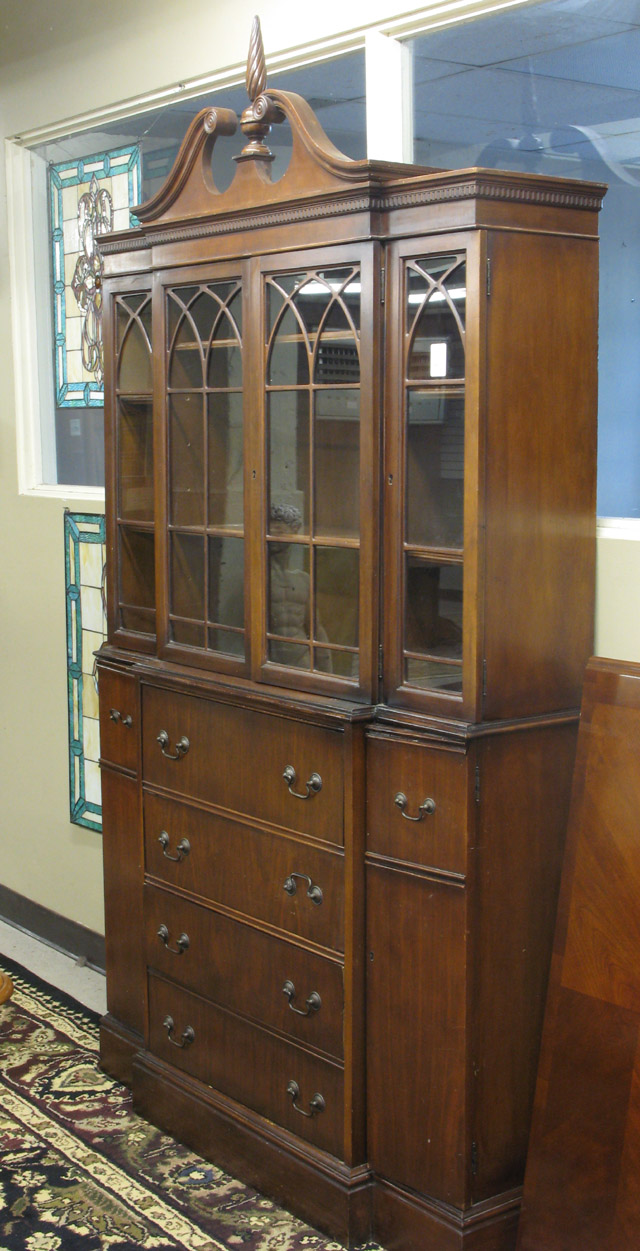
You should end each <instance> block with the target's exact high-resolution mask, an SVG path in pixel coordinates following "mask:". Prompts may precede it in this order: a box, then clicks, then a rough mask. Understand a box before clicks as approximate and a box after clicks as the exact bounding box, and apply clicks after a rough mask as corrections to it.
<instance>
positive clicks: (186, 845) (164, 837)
mask: <svg viewBox="0 0 640 1251" xmlns="http://www.w3.org/2000/svg"><path fill="white" fill-rule="evenodd" d="M158 842H159V844H160V846H161V847H162V854H163V856H165V857H166V859H167V860H175V861H176V862H177V863H179V862H180V861H181V860H184V858H185V856H188V855H189V852H190V851H191V843H190V842H189V839H188V838H181V839H180V842H179V843H178V846H177V847H176V851H177V853H178V854H177V856H172V855H170V853H169V852H168V851H167V847H168V846H169V842H170V840H169V835H168V834H167V831H166V830H163V831H162V833H161V834H159V835H158Z"/></svg>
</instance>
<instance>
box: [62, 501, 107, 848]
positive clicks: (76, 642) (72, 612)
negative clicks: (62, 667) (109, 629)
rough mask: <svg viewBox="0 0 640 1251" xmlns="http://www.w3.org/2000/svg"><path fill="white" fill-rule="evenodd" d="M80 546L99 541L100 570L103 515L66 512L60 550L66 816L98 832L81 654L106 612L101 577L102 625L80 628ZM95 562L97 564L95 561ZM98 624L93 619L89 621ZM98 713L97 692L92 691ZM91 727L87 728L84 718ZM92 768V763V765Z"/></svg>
mask: <svg viewBox="0 0 640 1251" xmlns="http://www.w3.org/2000/svg"><path fill="white" fill-rule="evenodd" d="M83 544H92V545H98V544H99V545H100V549H101V550H100V553H99V564H100V569H101V570H102V571H104V562H105V557H106V529H105V519H104V517H103V516H102V515H101V514H99V513H96V514H93V513H71V512H65V515H64V551H65V586H66V615H67V700H68V721H69V814H70V818H71V821H72V823H73V824H74V825H82V826H84V827H85V828H86V829H89V830H97V831H99V832H101V831H102V803H101V802H99V798H98V793H97V791H99V773H98V771H97V770H98V757H99V750H97V751H96V750H95V748H94V754H95V756H96V760H95V761H91V763H90V765H89V762H88V761H87V759H86V749H87V738H88V734H89V731H91V735H92V740H93V742H94V744H96V745H97V744H98V742H99V739H98V734H99V730H98V725H97V716H96V717H95V718H93V717H92V718H87V717H85V711H84V703H85V701H84V698H83V697H84V693H85V692H84V684H85V682H86V681H87V680H89V681H92V680H94V679H93V677H92V675H91V674H89V673H87V672H86V666H83V654H85V658H86V653H87V650H88V647H89V648H90V649H91V653H92V651H93V645H94V644H96V643H98V642H99V641H100V639H104V638H105V637H106V616H105V613H104V575H103V574H102V585H101V587H100V588H97V587H95V586H94V587H93V588H92V590H93V591H94V592H95V591H97V590H99V591H100V596H101V601H102V629H101V630H95V629H93V630H91V631H88V630H87V629H86V628H85V629H83V622H82V591H83V585H84V584H83V580H82V552H81V548H82V545H83ZM94 563H95V562H94ZM92 624H97V623H92ZM87 645H88V647H87ZM96 711H97V691H96ZM89 721H91V722H94V721H95V723H96V724H95V725H93V724H92V725H91V726H89V724H88V722H89ZM94 766H95V767H94ZM89 768H91V770H92V773H93V787H92V789H93V793H92V794H88V793H87V790H88V786H87V782H88V776H87V774H88V769H89Z"/></svg>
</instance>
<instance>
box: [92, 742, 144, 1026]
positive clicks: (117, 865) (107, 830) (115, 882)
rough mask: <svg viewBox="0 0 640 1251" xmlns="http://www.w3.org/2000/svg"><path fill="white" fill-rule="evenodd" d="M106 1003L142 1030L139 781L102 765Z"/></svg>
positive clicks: (117, 1016) (113, 1012) (116, 1015)
mask: <svg viewBox="0 0 640 1251" xmlns="http://www.w3.org/2000/svg"><path fill="white" fill-rule="evenodd" d="M102 814H103V826H104V895H105V921H106V962H107V1007H108V1010H109V1013H110V1014H111V1016H112V1017H114V1018H115V1019H116V1020H117V1021H119V1022H120V1024H121V1025H124V1026H126V1027H128V1029H130V1030H133V1031H134V1032H135V1033H137V1034H143V1033H144V1026H145V984H146V967H145V958H144V945H143V941H142V874H143V863H142V856H143V853H142V821H141V814H140V799H139V793H138V783H137V781H136V780H135V779H134V778H131V777H128V776H127V775H126V774H122V773H116V772H114V771H113V770H111V769H107V768H104V766H103V769H102Z"/></svg>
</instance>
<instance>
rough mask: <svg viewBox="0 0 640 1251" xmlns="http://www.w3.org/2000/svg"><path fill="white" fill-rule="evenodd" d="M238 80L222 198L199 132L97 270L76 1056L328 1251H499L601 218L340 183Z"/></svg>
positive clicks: (479, 182) (562, 781)
mask: <svg viewBox="0 0 640 1251" xmlns="http://www.w3.org/2000/svg"><path fill="white" fill-rule="evenodd" d="M259 61H260V58H259V57H258V69H257V70H256V69H255V67H254V68H253V69H252V66H251V62H250V68H249V75H248V85H249V91H250V100H251V103H250V105H249V107H248V109H247V110H246V112H245V114H243V117H242V123H241V124H242V127H243V130H244V131H245V135H246V140H247V141H246V145H245V148H244V149H243V151H242V154H241V156H240V157H239V158H238V163H237V169H236V172H235V175H234V179H233V181H232V183H231V185H230V187H229V188H228V189H227V190H226V191H224V192H222V193H220V192H218V190H217V189H216V186H215V185H214V181H213V176H212V164H211V156H212V149H213V144H214V142H215V141H216V138H217V137H218V136H219V135H220V134H228V133H230V132H232V131H233V130H234V129H235V125H236V118H235V115H233V114H231V113H229V112H227V111H224V110H215V111H206V110H205V111H204V112H202V113H201V114H200V115H199V116H198V117H197V118H196V119H195V121H194V122H193V124H192V126H191V129H190V130H189V132H188V134H187V137H186V139H185V141H184V144H183V146H182V149H181V152H180V154H179V156H178V158H177V162H176V165H175V167H174V169H173V172H172V173H171V174H170V176H169V178H168V181H167V182H166V184H165V186H164V188H163V189H162V190H161V191H160V192H159V193H158V194H157V195H156V196H155V197H154V198H153V199H152V200H150V201H149V202H148V203H146V204H145V205H143V206H142V207H141V208H139V209H138V210H137V215H138V218H139V222H140V225H139V226H137V227H136V228H134V229H132V230H131V231H128V232H126V233H120V234H112V235H110V236H107V237H106V238H104V239H103V240H101V250H102V253H103V257H104V264H105V281H104V335H105V352H106V385H107V411H108V425H107V463H108V488H107V516H108V553H109V581H108V602H109V638H108V642H107V644H106V645H105V646H104V647H103V648H102V650H101V653H100V655H99V681H100V704H101V735H102V739H101V742H102V770H103V772H102V778H103V805H104V853H105V889H106V941H107V976H108V1013H107V1015H106V1016H105V1018H104V1019H103V1022H102V1031H101V1038H102V1062H103V1065H104V1067H105V1069H106V1070H107V1071H109V1072H110V1073H113V1074H114V1075H116V1076H118V1077H120V1078H122V1079H124V1080H125V1081H126V1082H128V1083H130V1084H131V1085H132V1087H133V1092H134V1099H135V1104H136V1106H137V1108H138V1109H139V1110H140V1111H141V1112H142V1113H143V1114H144V1115H145V1116H146V1117H147V1118H148V1119H150V1120H151V1121H153V1122H155V1123H157V1124H158V1125H161V1126H163V1127H165V1128H166V1129H167V1130H168V1131H170V1132H171V1133H173V1134H175V1135H177V1136H178V1137H179V1138H181V1139H183V1140H185V1141H187V1142H188V1143H190V1144H192V1145H193V1146H195V1147H196V1148H197V1149H198V1150H200V1151H201V1152H202V1153H203V1154H204V1155H206V1156H208V1157H209V1158H211V1159H212V1160H214V1161H215V1162H217V1163H218V1164H219V1165H221V1166H223V1167H224V1168H225V1169H226V1170H228V1171H230V1172H232V1173H234V1174H236V1175H237V1176H239V1177H240V1178H243V1179H245V1180H248V1181H249V1182H251V1183H252V1184H255V1185H256V1186H257V1187H258V1188H259V1189H261V1190H263V1191H264V1192H265V1193H266V1194H267V1195H270V1196H273V1197H275V1198H276V1199H277V1200H278V1201H279V1202H281V1203H282V1204H284V1205H285V1206H287V1207H289V1208H290V1209H292V1210H293V1211H295V1212H297V1213H299V1214H300V1215H302V1216H303V1217H305V1218H307V1219H308V1220H309V1221H311V1222H312V1223H314V1224H316V1225H317V1226H319V1227H320V1228H322V1229H324V1230H327V1231H329V1232H330V1233H331V1234H332V1235H333V1236H334V1237H336V1238H338V1239H341V1240H343V1241H345V1242H351V1243H353V1242H357V1241H359V1240H364V1239H366V1238H369V1237H374V1238H375V1239H377V1240H378V1241H379V1242H381V1243H383V1244H384V1245H385V1246H386V1247H388V1248H395V1247H402V1248H416V1249H417V1248H420V1251H428V1249H429V1251H450V1249H453V1248H466V1249H467V1251H480V1249H482V1251H507V1249H509V1248H512V1247H513V1246H514V1242H515V1232H516V1224H517V1215H518V1206H519V1198H520V1187H521V1183H522V1177H523V1167H524V1159H525V1153H526V1146H527V1136H528V1128H529V1120H530V1110H531V1105H532V1100H533V1093H534V1085H535V1077H536V1062H537V1055H538V1046H539V1036H540V1031H541V1021H542V1012H543V1005H544V995H545V986H546V980H547V974H548V966H549V960H550V954H551V944H552V937H553V926H554V915H555V906H556V897H557V888H558V882H559V871H560V864H561V855H562V846H563V836H564V831H565V824H566V820H567V812H568V802H569V791H570V779H571V773H572V765H573V758H574V750H575V737H576V729H577V708H578V706H579V702H580V692H581V685H582V677H583V670H584V666H585V663H586V661H587V658H588V657H589V655H590V652H591V649H592V613H593V590H594V494H595V492H594V474H595V452H596V426H595V412H596V356H597V342H596V334H597V326H596V323H597V212H598V209H599V206H600V203H601V199H602V195H603V193H604V188H603V187H601V186H599V185H598V186H596V185H593V184H585V183H582V182H580V183H579V182H569V181H560V180H555V179H550V178H546V177H537V176H528V175H520V174H512V173H506V172H496V171H486V170H477V169H472V170H463V171H461V172H459V171H457V172H450V171H446V172H440V171H429V170H425V169H418V168H415V167H411V166H394V165H388V164H383V163H378V162H367V161H351V160H349V159H347V158H346V157H344V156H342V155H341V154H340V153H339V152H338V151H337V150H336V149H335V148H334V147H333V145H332V144H331V143H330V142H329V140H328V139H327V138H326V136H325V135H324V133H323V132H322V130H321V129H320V127H319V125H318V123H317V121H316V119H315V118H314V116H313V114H312V113H311V111H310V110H309V108H308V106H307V105H306V104H305V103H304V101H303V100H301V99H300V98H299V97H297V96H295V95H291V94H287V93H284V92H281V91H276V90H269V89H268V88H266V86H265V83H264V77H263V74H262V70H261V67H260V64H259ZM283 121H286V122H288V124H289V125H290V128H291V131H292V136H293V150H292V155H291V160H290V164H289V167H288V169H287V171H286V173H285V174H284V175H283V176H282V178H281V179H280V180H279V181H275V182H273V181H271V179H270V174H269V170H270V154H269V150H268V148H267V147H266V143H265V137H266V133H267V131H268V128H269V126H270V125H271V124H272V123H278V122H283Z"/></svg>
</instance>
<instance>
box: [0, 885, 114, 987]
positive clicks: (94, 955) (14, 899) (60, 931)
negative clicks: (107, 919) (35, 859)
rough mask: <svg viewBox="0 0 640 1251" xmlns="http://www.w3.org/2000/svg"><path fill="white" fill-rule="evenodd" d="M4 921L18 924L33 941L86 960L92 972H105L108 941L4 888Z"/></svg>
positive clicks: (0, 894) (0, 916) (0, 904)
mask: <svg viewBox="0 0 640 1251" xmlns="http://www.w3.org/2000/svg"><path fill="white" fill-rule="evenodd" d="M0 920H2V921H6V922H7V923H8V924H9V925H15V926H16V928H17V929H19V930H23V931H24V933H25V934H29V935H30V937H32V938H37V939H39V940H40V942H43V943H46V944H47V945H48V946H49V947H55V948H56V949H57V950H58V951H62V952H64V954H65V955H67V956H72V957H73V959H74V960H84V962H85V963H86V964H88V965H89V967H90V968H92V969H98V970H99V972H100V973H104V970H105V953H104V938H103V936H102V934H96V933H94V931H93V930H88V929H86V927H85V926H84V925H78V923H77V922H76V921H70V920H69V918H68V917H61V916H59V915H58V913H57V912H52V911H51V910H50V909H49V908H43V906H42V904H37V903H33V901H32V900H31V899H26V898H25V897H24V895H19V894H18V893H17V891H14V890H9V888H8V887H7V886H0Z"/></svg>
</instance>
